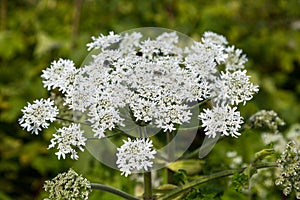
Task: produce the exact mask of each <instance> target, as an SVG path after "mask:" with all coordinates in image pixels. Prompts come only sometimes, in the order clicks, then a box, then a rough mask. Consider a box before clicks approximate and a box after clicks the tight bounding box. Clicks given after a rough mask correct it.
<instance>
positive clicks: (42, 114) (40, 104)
mask: <svg viewBox="0 0 300 200" xmlns="http://www.w3.org/2000/svg"><path fill="white" fill-rule="evenodd" d="M22 112H23V116H22V118H20V119H19V123H20V124H21V126H22V127H23V128H24V129H26V130H27V131H30V132H31V133H34V134H36V135H38V134H39V131H41V130H42V128H48V126H49V125H50V123H49V122H53V121H55V120H56V118H55V117H56V116H57V115H58V109H57V107H56V106H55V105H54V102H53V101H52V100H50V99H40V100H35V101H34V102H33V104H30V103H28V105H27V106H26V107H24V108H23V109H22Z"/></svg>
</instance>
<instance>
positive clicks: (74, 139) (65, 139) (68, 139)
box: [48, 123, 86, 160]
mask: <svg viewBox="0 0 300 200" xmlns="http://www.w3.org/2000/svg"><path fill="white" fill-rule="evenodd" d="M82 134H83V131H82V130H80V125H79V124H74V123H72V124H71V125H70V126H68V127H63V128H60V129H58V130H57V133H56V134H53V138H52V139H51V144H50V145H49V147H48V148H53V147H55V146H56V145H57V149H58V152H56V153H55V154H56V155H57V157H58V159H60V157H62V158H63V159H65V158H66V154H71V156H70V157H71V158H72V159H75V160H77V159H78V155H77V152H76V150H75V149H74V147H75V148H78V149H79V150H80V151H84V146H85V141H86V138H85V137H83V135H82Z"/></svg>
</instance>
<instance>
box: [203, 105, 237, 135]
mask: <svg viewBox="0 0 300 200" xmlns="http://www.w3.org/2000/svg"><path fill="white" fill-rule="evenodd" d="M236 109H237V108H236V107H233V108H232V107H230V106H229V105H226V106H224V105H223V106H215V107H213V108H212V109H204V112H203V113H201V114H200V118H201V120H202V126H203V127H205V129H204V131H206V135H208V136H209V137H213V138H214V137H216V134H217V133H222V135H225V136H232V137H237V136H239V135H240V133H239V132H238V130H239V128H240V127H241V126H240V124H242V123H243V120H242V117H241V116H240V113H239V112H238V111H236Z"/></svg>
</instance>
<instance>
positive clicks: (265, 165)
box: [158, 162, 277, 200]
mask: <svg viewBox="0 0 300 200" xmlns="http://www.w3.org/2000/svg"><path fill="white" fill-rule="evenodd" d="M252 167H253V168H256V169H261V168H274V167H277V164H276V163H275V162H267V163H257V164H253V165H252ZM246 168H247V167H244V168H239V169H231V170H225V171H221V172H217V173H214V174H211V175H208V176H203V177H201V178H198V179H196V180H194V181H191V182H189V183H187V184H185V185H183V186H180V187H178V188H176V189H174V190H172V191H170V192H169V193H167V194H165V195H163V196H161V197H159V198H158V200H168V199H174V198H175V197H176V196H177V195H179V194H180V193H182V192H184V191H186V190H188V189H190V188H192V187H195V186H198V185H201V184H203V183H206V182H208V181H210V180H213V179H218V178H222V177H226V176H231V175H233V174H235V173H241V172H243V171H244V170H245V169H246Z"/></svg>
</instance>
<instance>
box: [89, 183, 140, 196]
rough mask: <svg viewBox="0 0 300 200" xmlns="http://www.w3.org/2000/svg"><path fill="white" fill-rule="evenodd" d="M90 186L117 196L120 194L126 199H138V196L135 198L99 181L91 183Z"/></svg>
mask: <svg viewBox="0 0 300 200" xmlns="http://www.w3.org/2000/svg"><path fill="white" fill-rule="evenodd" d="M91 186H92V189H95V190H103V191H106V192H110V193H112V194H115V195H117V196H120V197H123V198H124V199H128V200H140V199H139V198H136V197H134V196H132V195H130V194H128V193H126V192H123V191H121V190H118V189H116V188H114V187H110V186H107V185H102V184H99V183H91Z"/></svg>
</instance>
